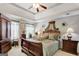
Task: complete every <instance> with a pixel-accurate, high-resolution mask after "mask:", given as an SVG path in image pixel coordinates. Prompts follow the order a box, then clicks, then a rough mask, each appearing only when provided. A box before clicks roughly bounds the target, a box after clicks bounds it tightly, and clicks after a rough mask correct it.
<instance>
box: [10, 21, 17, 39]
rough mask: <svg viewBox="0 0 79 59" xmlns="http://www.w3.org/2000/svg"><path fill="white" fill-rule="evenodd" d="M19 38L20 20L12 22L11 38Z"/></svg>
mask: <svg viewBox="0 0 79 59" xmlns="http://www.w3.org/2000/svg"><path fill="white" fill-rule="evenodd" d="M18 38H19V23H18V22H11V39H12V40H14V39H18Z"/></svg>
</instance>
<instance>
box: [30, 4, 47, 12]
mask: <svg viewBox="0 0 79 59" xmlns="http://www.w3.org/2000/svg"><path fill="white" fill-rule="evenodd" d="M31 8H35V9H36V11H37V12H40V8H43V9H47V7H46V6H45V5H42V4H38V3H34V4H33V5H32V6H31V7H30V8H29V9H31Z"/></svg>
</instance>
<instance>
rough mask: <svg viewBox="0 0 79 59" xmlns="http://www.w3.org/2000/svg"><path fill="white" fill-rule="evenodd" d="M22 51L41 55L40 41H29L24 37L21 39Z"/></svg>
mask: <svg viewBox="0 0 79 59" xmlns="http://www.w3.org/2000/svg"><path fill="white" fill-rule="evenodd" d="M21 47H22V52H24V53H26V54H27V55H33V56H43V48H42V43H36V42H31V41H28V40H25V39H21Z"/></svg>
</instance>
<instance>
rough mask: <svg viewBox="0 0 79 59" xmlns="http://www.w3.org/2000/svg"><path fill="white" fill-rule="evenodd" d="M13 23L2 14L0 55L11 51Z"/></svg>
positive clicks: (0, 18) (0, 22) (0, 15)
mask: <svg viewBox="0 0 79 59" xmlns="http://www.w3.org/2000/svg"><path fill="white" fill-rule="evenodd" d="M10 39H11V22H10V19H8V18H7V17H6V16H4V15H3V14H1V13H0V54H1V53H7V52H8V51H9V50H10V49H11V40H10Z"/></svg>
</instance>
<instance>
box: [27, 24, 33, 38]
mask: <svg viewBox="0 0 79 59" xmlns="http://www.w3.org/2000/svg"><path fill="white" fill-rule="evenodd" d="M30 34H31V35H32V36H33V35H34V26H33V25H29V24H26V38H30V37H29V36H30Z"/></svg>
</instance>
